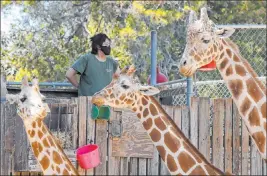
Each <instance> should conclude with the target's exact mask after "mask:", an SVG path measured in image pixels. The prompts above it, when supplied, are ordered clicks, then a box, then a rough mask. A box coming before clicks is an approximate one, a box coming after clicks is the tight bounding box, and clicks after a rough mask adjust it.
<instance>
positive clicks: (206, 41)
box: [202, 39, 210, 43]
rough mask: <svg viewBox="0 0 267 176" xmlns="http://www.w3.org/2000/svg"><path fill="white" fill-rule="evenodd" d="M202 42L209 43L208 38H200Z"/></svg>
mask: <svg viewBox="0 0 267 176" xmlns="http://www.w3.org/2000/svg"><path fill="white" fill-rule="evenodd" d="M202 41H203V43H209V42H210V40H205V39H202Z"/></svg>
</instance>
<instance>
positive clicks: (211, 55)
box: [179, 7, 235, 76]
mask: <svg viewBox="0 0 267 176" xmlns="http://www.w3.org/2000/svg"><path fill="white" fill-rule="evenodd" d="M234 31H235V30H234V29H232V28H223V29H217V28H216V27H215V25H214V23H213V22H212V21H211V20H210V19H209V17H208V14H207V9H206V8H205V7H203V8H202V9H201V14H200V19H199V20H197V17H196V14H195V12H194V11H191V12H190V16H189V23H188V27H187V38H186V40H187V44H186V47H185V50H184V53H183V56H182V59H181V61H180V66H179V70H180V73H181V74H183V75H184V76H191V75H193V74H194V73H195V72H196V70H197V69H198V68H200V67H202V66H204V65H207V64H209V63H210V62H211V61H212V60H216V58H217V57H218V55H219V53H220V50H221V49H222V48H221V47H220V45H219V43H220V42H219V41H220V39H221V38H228V37H230V36H231V35H232V34H233V33H234Z"/></svg>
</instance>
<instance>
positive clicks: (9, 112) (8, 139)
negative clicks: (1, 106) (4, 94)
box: [2, 104, 24, 175]
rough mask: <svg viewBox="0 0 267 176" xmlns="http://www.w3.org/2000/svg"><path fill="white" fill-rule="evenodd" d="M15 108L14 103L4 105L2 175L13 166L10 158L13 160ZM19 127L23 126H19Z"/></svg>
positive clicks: (10, 170) (8, 171)
mask: <svg viewBox="0 0 267 176" xmlns="http://www.w3.org/2000/svg"><path fill="white" fill-rule="evenodd" d="M16 111H17V108H16V105H14V104H13V105H10V104H7V105H6V109H5V122H4V123H5V124H4V131H5V134H4V138H3V143H4V147H3V150H4V151H3V152H4V160H3V161H4V163H2V164H3V165H4V167H3V173H4V175H6V174H9V173H10V172H12V170H13V168H12V164H13V163H12V160H13V154H14V149H15V148H14V142H15V140H14V135H15V131H14V130H15V129H14V127H15V118H14V117H15V116H16V115H17V112H16ZM21 128H24V126H23V127H21Z"/></svg>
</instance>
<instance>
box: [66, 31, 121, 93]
mask: <svg viewBox="0 0 267 176" xmlns="http://www.w3.org/2000/svg"><path fill="white" fill-rule="evenodd" d="M91 42H92V50H91V53H85V54H83V55H81V56H80V57H78V59H77V60H76V62H75V63H74V64H73V65H72V66H71V67H70V68H69V70H68V71H67V72H66V78H67V79H68V80H69V82H70V83H71V84H72V85H73V86H75V87H77V88H78V96H92V95H94V94H95V93H96V92H98V91H100V90H101V89H103V88H104V87H106V86H107V85H109V84H110V82H111V81H112V78H113V77H117V76H118V75H119V71H120V70H119V66H118V62H117V61H116V60H114V59H113V58H112V57H111V56H109V55H110V51H111V47H110V44H111V41H110V39H109V38H108V36H107V35H106V34H103V33H99V34H97V35H95V36H93V37H91ZM76 74H79V75H80V81H79V82H78V81H77V78H76Z"/></svg>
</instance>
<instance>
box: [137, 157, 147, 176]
mask: <svg viewBox="0 0 267 176" xmlns="http://www.w3.org/2000/svg"><path fill="white" fill-rule="evenodd" d="M146 163H147V161H146V159H143V158H139V159H138V175H146Z"/></svg>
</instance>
